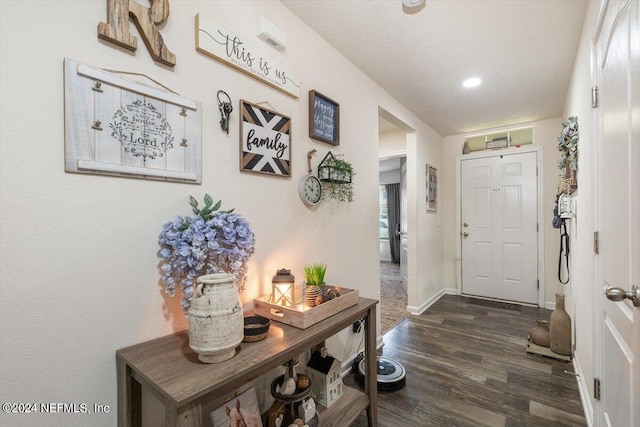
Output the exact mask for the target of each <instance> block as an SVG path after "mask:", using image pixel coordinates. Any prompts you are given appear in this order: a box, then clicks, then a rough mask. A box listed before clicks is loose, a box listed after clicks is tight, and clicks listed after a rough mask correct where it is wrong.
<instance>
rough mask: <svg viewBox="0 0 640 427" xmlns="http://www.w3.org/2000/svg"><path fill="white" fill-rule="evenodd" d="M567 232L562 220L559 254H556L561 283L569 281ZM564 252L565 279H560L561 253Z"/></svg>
mask: <svg viewBox="0 0 640 427" xmlns="http://www.w3.org/2000/svg"><path fill="white" fill-rule="evenodd" d="M569 244H570V243H569V233H567V224H566V222H565V221H564V220H563V221H562V233H561V234H560V255H559V256H558V280H559V281H560V283H562V284H563V285H566V284H567V283H569ZM563 253H564V260H565V265H566V267H567V280H562V254H563Z"/></svg>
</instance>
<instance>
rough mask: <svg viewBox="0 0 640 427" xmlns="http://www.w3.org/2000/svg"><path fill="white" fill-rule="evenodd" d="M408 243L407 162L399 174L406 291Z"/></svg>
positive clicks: (401, 257) (405, 288) (401, 268)
mask: <svg viewBox="0 0 640 427" xmlns="http://www.w3.org/2000/svg"><path fill="white" fill-rule="evenodd" d="M408 254H409V244H408V239H407V163H406V162H405V163H404V164H403V165H402V169H401V175H400V273H401V276H402V288H403V289H404V291H405V293H406V292H407V283H408V281H409V272H408V269H407V257H408Z"/></svg>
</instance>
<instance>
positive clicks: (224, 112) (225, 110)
mask: <svg viewBox="0 0 640 427" xmlns="http://www.w3.org/2000/svg"><path fill="white" fill-rule="evenodd" d="M220 94H223V95H224V96H226V97H227V100H228V101H221V100H220ZM217 97H218V109H219V110H220V115H221V118H220V127H221V128H222V130H223V131H225V132H226V133H227V135H229V115H230V114H231V112H232V111H233V106H232V105H231V97H229V95H227V92H225V91H223V90H219V91H218V95H217Z"/></svg>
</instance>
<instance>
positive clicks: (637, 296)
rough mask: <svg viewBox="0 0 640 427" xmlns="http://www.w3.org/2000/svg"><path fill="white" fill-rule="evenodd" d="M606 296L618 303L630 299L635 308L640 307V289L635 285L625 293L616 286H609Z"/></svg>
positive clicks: (605, 292)
mask: <svg viewBox="0 0 640 427" xmlns="http://www.w3.org/2000/svg"><path fill="white" fill-rule="evenodd" d="M604 294H605V295H606V296H607V298H609V299H610V300H611V301H616V302H618V301H623V300H625V299H630V300H631V302H633V305H634V306H636V307H640V288H638V287H637V286H636V285H633V286H632V287H631V290H630V291H625V290H624V289H622V288H618V287H614V286H608V287H607V288H606V289H605V290H604Z"/></svg>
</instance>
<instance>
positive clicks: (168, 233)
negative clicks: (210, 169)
mask: <svg viewBox="0 0 640 427" xmlns="http://www.w3.org/2000/svg"><path fill="white" fill-rule="evenodd" d="M204 201H205V206H204V207H203V208H202V209H198V202H197V201H196V200H195V199H194V198H193V197H191V198H190V201H189V204H190V205H191V207H192V209H193V213H194V216H193V217H183V216H176V217H175V218H174V219H173V220H172V221H170V222H168V223H166V224H165V225H164V226H163V227H162V232H161V233H160V236H159V238H158V243H159V244H160V253H159V256H160V258H162V260H163V261H162V262H161V264H160V269H161V271H162V281H163V282H164V283H165V285H166V292H167V293H168V294H169V295H171V296H174V295H175V293H176V286H177V285H180V287H181V288H182V309H183V311H184V312H185V313H187V312H188V310H189V306H190V305H191V299H192V298H193V294H194V290H195V284H196V279H197V278H198V277H199V276H202V275H205V274H211V273H231V274H233V275H234V276H235V279H236V286H237V287H238V290H239V291H242V290H243V288H244V284H245V282H246V278H247V277H246V276H247V263H248V261H249V259H250V258H251V255H252V254H253V253H254V251H255V247H254V246H255V238H254V235H253V231H252V230H251V226H250V225H249V222H248V221H247V220H246V219H244V218H243V217H242V216H240V215H238V214H235V213H233V209H232V210H230V211H218V209H219V208H220V205H221V202H220V201H219V202H217V203H216V204H215V205H214V204H213V199H212V198H211V196H209V195H208V194H206V195H205V197H204Z"/></svg>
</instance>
